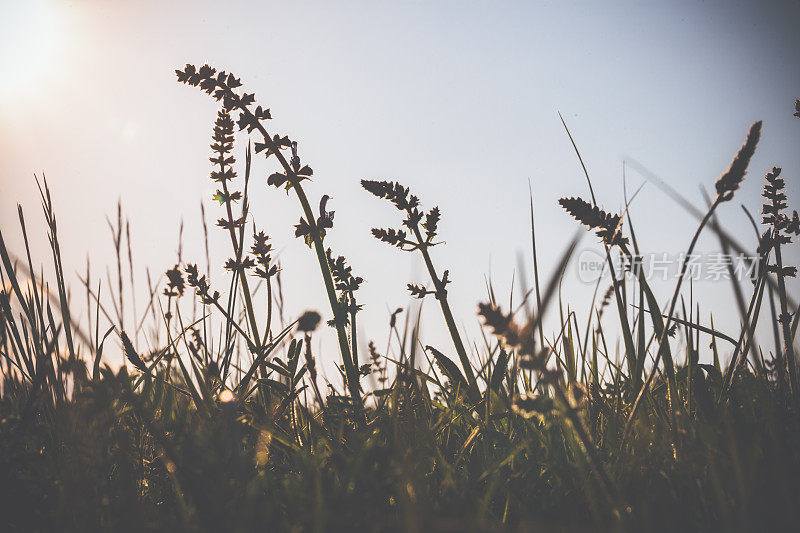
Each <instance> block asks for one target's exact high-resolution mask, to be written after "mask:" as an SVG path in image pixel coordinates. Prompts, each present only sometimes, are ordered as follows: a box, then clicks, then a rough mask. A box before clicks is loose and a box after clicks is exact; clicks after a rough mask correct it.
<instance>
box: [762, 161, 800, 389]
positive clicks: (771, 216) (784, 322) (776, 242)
mask: <svg viewBox="0 0 800 533" xmlns="http://www.w3.org/2000/svg"><path fill="white" fill-rule="evenodd" d="M780 175H781V169H780V167H774V168H773V169H772V170H771V171H769V172H767V173H766V175H765V176H764V178H765V180H766V183H765V184H764V192H763V193H762V196H763V197H764V198H765V202H764V204H763V205H762V211H761V212H762V214H763V218H762V223H764V224H767V225H769V226H770V228H769V230H768V233H767V234H766V235H765V236H764V238H762V243H763V245H762V247H761V248H762V249H761V253H762V255H765V256H768V254H769V251H770V249H772V250H773V251H774V252H775V263H774V264H770V265H767V270H768V271H769V272H771V273H773V274H775V276H776V278H777V281H778V299H779V302H780V315H779V316H778V323H779V324H780V328H781V332H782V334H783V354H782V356H781V354H777V355H778V358H777V359H778V361H779V362H780V364H781V365H783V364H786V365H787V369H788V373H789V383H790V390H791V391H792V394H793V395H794V396H795V397H796V396H797V394H798V392H800V391H798V385H799V384H798V376H797V361H796V360H795V355H794V348H793V345H792V339H793V337H794V336H793V335H792V331H791V328H792V314H791V312H790V311H789V306H788V303H787V296H786V281H785V280H786V278H793V277H795V276H796V275H797V268H796V267H794V266H790V265H785V264H784V263H783V255H782V252H781V246H782V245H784V244H789V243H791V242H792V239H791V235H800V217H798V214H797V211H794V212H793V213H792V216H791V217H789V216H788V215H786V213H785V212H784V211H785V210H786V209H787V207H788V204H787V203H786V192H785V190H786V183H785V181H784V180H783V178H781V177H780ZM784 362H785V363H784Z"/></svg>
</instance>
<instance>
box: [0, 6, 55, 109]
mask: <svg viewBox="0 0 800 533" xmlns="http://www.w3.org/2000/svg"><path fill="white" fill-rule="evenodd" d="M0 11H2V15H0V43H2V45H0V79H1V80H2V83H0V95H2V96H12V95H17V94H19V93H20V92H23V91H28V90H31V89H33V88H34V87H35V86H36V84H37V83H40V82H42V81H43V80H45V79H46V77H47V75H48V74H49V73H51V72H52V70H53V66H54V62H55V52H56V44H57V41H58V20H57V18H58V17H57V10H56V6H54V5H53V2H51V1H49V0H26V1H24V2H13V3H12V2H7V3H5V5H4V7H3V8H2V9H1V10H0Z"/></svg>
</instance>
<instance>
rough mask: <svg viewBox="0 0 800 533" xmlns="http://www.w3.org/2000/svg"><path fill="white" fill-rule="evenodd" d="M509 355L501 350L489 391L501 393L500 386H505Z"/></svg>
mask: <svg viewBox="0 0 800 533" xmlns="http://www.w3.org/2000/svg"><path fill="white" fill-rule="evenodd" d="M508 359H509V354H508V352H507V351H505V350H500V356H499V357H498V358H497V364H495V366H494V370H493V371H492V381H491V383H490V384H489V389H490V390H493V391H495V392H499V391H500V386H501V385H502V384H503V378H504V377H505V375H506V369H507V368H508Z"/></svg>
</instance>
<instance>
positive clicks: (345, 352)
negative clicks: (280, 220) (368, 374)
mask: <svg viewBox="0 0 800 533" xmlns="http://www.w3.org/2000/svg"><path fill="white" fill-rule="evenodd" d="M226 90H227V91H229V92H231V91H230V89H229V88H226ZM239 109H240V110H241V111H242V112H243V113H245V115H246V116H247V117H248V119H249V120H250V124H253V125H254V126H255V127H256V129H258V131H259V133H261V136H262V137H263V138H264V142H265V143H266V145H267V149H268V150H269V151H270V152H271V153H273V154H275V157H276V158H277V159H278V162H279V163H280V164H281V166H282V167H283V170H284V172H286V176H287V178H288V180H289V183H290V184H291V187H292V189H294V192H295V194H296V195H297V199H298V200H299V201H300V206H301V207H302V209H303V214H304V215H305V217H306V220H307V222H308V225H309V226H310V227H311V238H312V241H313V243H314V251H315V252H316V254H317V261H318V262H319V268H320V271H321V273H322V279H323V281H324V283H325V291H326V293H327V295H328V302H329V303H330V306H331V312H332V313H333V317H334V318H333V321H334V324H335V325H336V334H337V337H338V339H339V350H340V352H341V355H342V361H343V362H344V366H345V372H346V374H347V386H348V389H349V391H350V396H351V397H352V398H353V400H355V401H357V403H358V404H359V405H360V404H361V391H360V387H359V382H358V370H357V369H356V368H355V367H354V365H353V359H352V355H351V353H350V346H349V344H348V338H347V330H346V329H345V326H344V323H345V320H344V318H345V317H344V315H343V313H342V311H341V310H340V309H339V299H338V298H337V297H336V287H335V285H334V283H333V276H332V275H331V269H330V266H329V265H328V258H327V257H326V255H325V248H324V246H323V243H322V237H321V236H320V233H319V228H318V227H317V222H316V219H315V217H314V213H313V211H312V210H311V205H310V204H309V203H308V197H307V196H306V193H305V191H304V190H303V187H302V186H301V185H300V180H299V179H298V177H297V175H296V174H295V172H294V170H293V169H292V167H291V165H289V162H288V161H286V158H285V157H284V156H283V154H282V153H281V151H280V149H279V148H278V147H277V146H276V145H275V143H274V142H273V141H272V137H271V136H270V135H269V133H268V132H267V130H266V129H265V128H264V126H263V125H262V124H261V122H259V121H258V120H257V119H256V118H255V116H254V115H253V113H251V112H250V110H249V109H247V108H246V107H244V106H240V107H239Z"/></svg>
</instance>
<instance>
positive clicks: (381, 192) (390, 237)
mask: <svg viewBox="0 0 800 533" xmlns="http://www.w3.org/2000/svg"><path fill="white" fill-rule="evenodd" d="M361 186H362V187H364V189H365V190H367V191H368V192H370V193H372V194H373V195H375V196H377V197H378V198H384V199H386V200H388V201H389V202H391V203H392V204H394V206H395V207H396V208H397V209H398V210H399V211H401V212H403V213H404V215H405V219H404V220H403V222H402V224H403V226H404V227H405V228H406V229H407V230H408V231H409V232H410V234H407V233H406V231H405V230H403V229H396V230H395V229H386V230H384V229H379V228H374V229H373V230H372V234H373V235H374V236H375V238H377V239H378V240H380V241H383V242H386V243H388V244H391V245H392V246H397V247H398V248H400V249H401V250H405V251H414V250H419V252H420V253H421V254H422V258H423V259H424V261H425V266H426V267H427V269H428V274H429V275H430V278H431V281H432V282H433V287H434V290H433V291H429V290H426V289H425V288H424V287H420V286H418V285H413V284H410V283H409V284H408V290H409V292H410V293H411V295H412V296H414V297H416V298H424V297H425V296H426V295H428V294H433V295H434V296H435V297H436V299H437V300H438V301H439V305H440V307H441V308H442V314H443V315H444V319H445V322H446V324H447V329H448V330H449V331H450V337H451V338H452V339H453V345H454V346H455V349H456V353H457V354H458V358H459V360H460V361H461V367H462V369H463V371H464V377H465V378H466V381H467V384H468V385H469V387H470V389H475V390H476V389H477V382H476V380H475V374H474V372H473V371H472V365H471V363H470V361H469V357H468V356H467V351H466V349H465V348H464V343H463V342H462V340H461V335H460V333H459V332H458V327H457V326H456V323H455V319H454V318H453V312H452V311H451V310H450V305H449V304H448V302H447V285H448V284H449V283H450V277H449V275H450V273H449V271H447V270H445V272H444V274H443V275H442V276H441V277H439V275H438V274H437V272H436V269H435V268H434V266H433V261H432V260H431V256H430V251H429V250H430V248H431V247H433V246H435V245H436V244H437V243H435V242H433V240H434V239H435V238H436V235H437V230H438V224H439V218H440V216H441V215H440V213H439V208H438V207H434V208H433V209H431V210H430V211H429V212H428V213H427V214H424V213H423V212H422V211H421V210H420V208H419V199H418V198H417V197H416V196H414V195H413V194H411V192H410V190H409V189H408V188H407V187H403V186H402V185H400V184H399V183H397V182H391V181H376V180H361ZM423 217H424V218H425V222H424V223H422V219H423ZM420 227H422V229H423V230H424V231H425V236H424V237H423V235H422V231H421V230H420Z"/></svg>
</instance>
